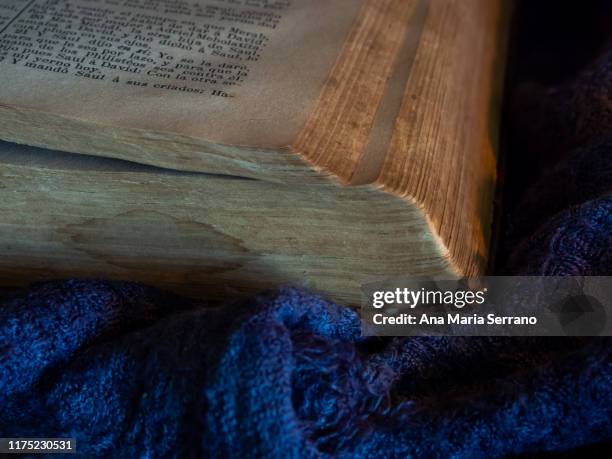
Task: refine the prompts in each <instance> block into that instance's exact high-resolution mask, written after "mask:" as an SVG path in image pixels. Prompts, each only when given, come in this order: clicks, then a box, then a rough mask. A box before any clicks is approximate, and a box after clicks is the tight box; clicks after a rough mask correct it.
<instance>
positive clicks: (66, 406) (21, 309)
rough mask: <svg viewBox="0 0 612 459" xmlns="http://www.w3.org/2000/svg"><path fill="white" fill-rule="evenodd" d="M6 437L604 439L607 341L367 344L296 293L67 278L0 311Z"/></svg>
mask: <svg viewBox="0 0 612 459" xmlns="http://www.w3.org/2000/svg"><path fill="white" fill-rule="evenodd" d="M0 362H1V366H0V432H1V433H2V436H6V437H17V436H31V437H37V436H41V435H45V436H56V437H75V438H76V439H77V447H78V449H79V450H80V452H82V453H83V454H84V455H85V456H92V455H103V456H107V457H122V458H123V457H235V458H241V459H242V458H249V457H253V458H262V457H278V458H287V457H296V458H297V457H325V456H327V455H329V456H334V457H351V458H352V457H364V458H365V457H368V458H370V457H381V458H382V457H384V458H390V457H394V458H406V457H440V458H448V457H454V458H492V457H502V456H506V455H509V454H511V453H519V452H525V451H547V450H562V449H568V448H573V447H576V446H579V445H583V444H585V443H588V442H594V441H599V440H605V439H608V438H610V436H611V435H612V424H611V422H610V421H611V411H610V400H612V363H611V360H610V346H609V341H607V340H603V339H588V340H577V339H520V340H519V339H487V338H481V339H474V338H472V339H470V338H453V339H449V338H419V339H415V338H397V339H386V340H379V339H375V340H372V339H363V338H361V337H360V328H359V321H358V318H357V316H356V314H355V313H354V312H352V311H351V310H350V309H347V308H343V307H340V306H336V305H333V304H330V303H327V302H325V301H323V300H321V299H320V298H317V297H315V296H311V295H308V294H305V293H300V292H297V291H294V290H284V291H281V292H279V293H276V294H273V295H269V296H264V297H260V298H258V299H256V300H253V301H251V302H249V303H247V304H245V305H242V306H238V305H235V306H232V307H228V308H216V309H206V308H201V307H199V306H198V305H194V304H189V303H188V302H186V301H184V300H181V299H179V298H175V297H171V296H167V295H163V294H161V293H159V292H157V291H155V290H151V289H148V288H145V287H142V286H136V285H129V284H117V283H104V282H81V281H70V282H65V283H51V284H46V285H42V286H39V287H35V288H32V289H31V290H30V291H29V292H28V293H26V294H20V295H18V296H17V297H16V298H14V299H11V300H8V301H6V302H5V303H4V304H3V305H2V307H0Z"/></svg>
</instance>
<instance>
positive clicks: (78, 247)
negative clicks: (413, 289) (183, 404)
mask: <svg viewBox="0 0 612 459" xmlns="http://www.w3.org/2000/svg"><path fill="white" fill-rule="evenodd" d="M507 22H508V21H507V11H506V9H505V7H504V1H503V0H201V1H195V0H194V1H175V0H0V81H1V84H0V138H1V139H3V140H6V141H10V142H15V143H20V144H26V145H31V146H37V147H44V148H47V149H55V150H62V151H65V152H70V153H80V154H85V155H91V156H97V157H107V158H115V159H122V160H128V161H130V162H134V163H140V164H142V165H148V166H153V167H149V168H145V170H141V169H138V168H137V169H138V170H136V171H135V170H132V169H133V167H131V166H130V167H127V165H126V166H125V170H123V169H121V167H119V166H117V167H115V166H116V163H113V164H115V166H112V167H110V166H109V168H107V167H98V166H96V167H92V166H86V167H85V166H83V167H82V166H80V165H79V164H82V163H83V160H82V158H79V157H78V156H76V155H68V156H67V157H66V156H62V158H61V160H59V159H58V160H57V161H49V160H48V158H46V157H48V156H49V155H53V154H54V153H49V152H47V153H44V154H43V153H42V152H41V151H39V152H38V153H33V152H35V151H36V150H27V151H25V150H24V152H22V153H19V151H17V150H18V149H16V147H14V146H10V145H9V144H2V145H1V149H3V150H6V151H8V150H10V152H9V153H6V154H4V156H2V155H0V157H4V158H5V160H6V161H5V162H4V163H3V165H2V166H1V169H0V170H1V173H0V180H1V182H0V201H1V202H2V203H1V204H0V206H1V207H0V213H1V214H2V215H3V220H4V222H3V223H4V225H3V226H2V225H0V228H1V229H0V231H2V233H0V242H3V243H4V244H5V246H6V247H9V248H10V250H8V249H7V251H5V253H4V254H3V261H2V263H3V265H2V267H0V275H1V276H2V278H3V279H6V278H7V277H8V276H10V274H9V273H13V274H12V275H13V276H15V273H17V272H19V270H16V269H15V266H16V265H17V264H19V263H22V264H23V270H22V271H21V273H22V274H23V273H24V272H25V271H28V269H26V268H29V272H34V273H35V274H34V276H35V277H49V276H51V277H58V276H64V275H81V274H82V275H95V276H106V277H116V278H127V279H136V280H143V281H150V282H156V283H157V284H158V285H162V286H168V287H171V288H178V289H181V286H182V285H187V284H190V286H191V287H192V285H191V284H202V285H207V286H208V287H211V286H213V287H214V286H215V285H221V284H223V283H228V284H230V285H236V286H238V288H239V289H241V290H244V291H245V292H246V291H251V290H256V289H260V288H263V287H267V286H273V285H277V284H279V283H306V285H308V286H310V287H311V288H314V289H317V290H320V291H323V292H325V293H328V294H329V295H331V296H332V297H334V298H336V299H339V300H342V301H348V302H353V303H354V302H357V301H358V299H359V288H360V285H361V284H362V283H364V282H367V281H371V280H378V279H381V278H386V277H389V276H396V275H432V276H437V275H441V276H442V275H444V276H448V275H454V276H456V275H474V274H478V273H480V272H482V270H483V268H484V266H485V264H486V259H487V254H488V244H489V227H490V222H491V214H492V197H493V193H494V188H495V177H496V140H497V139H496V130H497V126H498V124H499V121H498V114H499V99H500V97H499V96H500V93H501V91H500V89H501V83H502V80H503V74H504V50H505V44H504V43H505V39H506V24H507ZM20 155H25V156H27V158H28V159H27V161H26V160H19V156H20ZM43 157H44V158H43ZM77 158H78V159H77ZM71 162H74V164H72V165H70V164H69V163H71ZM85 163H87V161H85ZM49 164H54V166H53V167H51V166H49ZM172 171H175V172H172ZM17 190H20V191H21V192H22V194H19V193H16V192H15V191H17ZM19 199H23V202H21V203H20V204H17V201H18V200H19ZM16 212H17V214H16ZM11 215H13V217H11ZM16 215H19V216H16ZM20 225H22V226H24V225H25V226H27V228H28V231H29V233H28V234H29V236H28V237H27V241H26V240H25V239H24V238H25V236H24V233H23V231H22V230H21V226H20ZM37 231H38V232H37ZM67 234H69V236H67ZM18 241H20V242H19V243H18ZM19 247H21V249H20V248H19ZM45 257H51V258H53V260H54V261H53V262H50V264H51V265H53V269H49V266H47V267H46V268H41V269H39V270H36V269H34V267H35V264H36V263H37V262H38V263H40V262H41V260H44V259H45ZM118 259H120V260H119V261H118ZM27 260H29V261H27ZM11 263H12V267H11ZM151 266H152V267H153V268H154V269H152V268H151ZM215 268H219V269H217V270H215ZM3 282H4V281H3Z"/></svg>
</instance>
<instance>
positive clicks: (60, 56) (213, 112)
mask: <svg viewBox="0 0 612 459" xmlns="http://www.w3.org/2000/svg"><path fill="white" fill-rule="evenodd" d="M362 3H363V2H362V0H203V1H176V0H0V82H1V84H0V106H2V107H1V108H5V109H6V108H8V109H9V111H10V109H11V108H17V109H31V110H37V111H42V112H46V113H51V114H57V115H61V116H64V117H68V118H73V119H78V120H81V121H86V122H91V123H96V124H102V125H106V126H118V127H122V128H137V129H146V130H151V131H158V132H167V133H175V134H180V135H187V136H192V137H198V138H203V139H206V140H209V141H212V142H218V143H224V144H229V145H244V146H261V147H282V146H286V145H288V144H289V143H291V141H292V140H293V139H294V138H295V136H296V135H297V133H298V132H299V130H300V129H301V128H302V127H303V125H304V124H305V122H306V118H307V116H308V113H309V112H310V110H311V109H312V108H313V106H314V103H315V102H316V99H317V97H318V95H319V93H320V91H321V88H322V86H323V84H324V83H325V80H326V78H327V76H328V74H329V72H330V70H331V68H332V66H333V63H334V61H335V59H336V57H337V56H338V54H339V52H340V50H341V48H342V45H343V43H344V40H345V38H346V37H347V35H348V33H349V30H350V28H351V24H352V23H353V20H354V19H355V17H356V15H357V13H358V11H359V9H360V6H361V4H362ZM16 116H17V115H16ZM2 136H4V137H5V138H6V137H7V133H5V132H3V130H2V126H1V125H0V137H2Z"/></svg>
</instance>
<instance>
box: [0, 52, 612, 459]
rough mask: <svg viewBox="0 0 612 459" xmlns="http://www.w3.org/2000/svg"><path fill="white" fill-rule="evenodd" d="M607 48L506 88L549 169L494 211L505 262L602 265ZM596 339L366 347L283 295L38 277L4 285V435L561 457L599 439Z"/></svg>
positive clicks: (609, 268) (257, 448) (338, 318)
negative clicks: (40, 280) (575, 65)
mask: <svg viewBox="0 0 612 459" xmlns="http://www.w3.org/2000/svg"><path fill="white" fill-rule="evenodd" d="M611 56H612V53H604V54H603V55H602V57H600V58H599V59H598V60H596V61H595V62H594V63H593V64H592V65H591V66H590V67H589V68H587V69H585V70H584V71H583V72H582V73H581V74H580V75H578V76H577V77H576V78H574V79H573V80H571V81H568V82H566V83H564V84H562V85H559V86H555V87H549V88H544V89H543V88H541V87H539V86H533V85H528V86H525V87H523V89H521V90H520V91H519V92H518V95H517V97H516V100H517V103H516V106H517V107H520V108H519V109H518V112H520V114H521V116H523V117H524V118H521V119H522V120H523V121H524V120H527V121H526V123H525V122H523V121H521V123H518V125H519V129H520V130H521V133H523V134H525V133H527V134H528V135H527V136H526V137H525V139H526V140H525V139H523V140H522V141H524V142H526V143H525V144H524V145H525V149H526V150H525V151H529V152H530V153H529V154H535V153H533V152H541V155H542V161H541V163H542V164H548V165H549V167H547V168H546V173H544V174H540V175H541V177H539V178H538V179H537V180H534V181H533V183H531V184H530V185H529V187H527V189H526V192H525V193H524V197H523V198H522V199H521V200H520V203H519V205H518V206H517V209H518V210H516V211H515V212H514V214H513V216H512V218H511V219H510V223H511V224H510V225H509V230H508V233H507V235H506V238H507V240H508V241H509V243H508V244H507V245H508V247H511V256H509V257H508V264H507V266H506V268H505V270H506V271H505V272H507V273H512V274H529V275H611V274H612V194H611V193H612V129H611V128H612V126H611V125H612V116H610V113H611V112H610V107H611V106H612V105H611V102H610V99H611V97H610V94H611V92H610V86H611V84H612V78H610V76H611V72H612V70H611V69H612V66H611V65H610V62H611V61H612V57H611ZM525 101H528V103H527V104H526V103H525ZM530 127H536V129H537V131H536V132H533V131H528V129H530ZM529 132H531V134H530V133H529ZM546 132H548V133H549V134H551V135H548V136H547V137H546V136H545V135H544V134H545V133H546ZM557 133H558V134H559V135H558V136H557ZM527 144H528V145H527ZM568 147H571V148H568ZM551 158H552V159H551ZM610 349H611V348H610V340H609V339H608V338H580V339H579V338H566V339H554V338H550V339H543V338H541V339H533V338H529V339H527V338H520V339H519V338H516V339H511V338H503V339H502V338H440V337H437V338H433V337H432V338H362V337H361V336H360V327H359V319H358V317H357V314H356V313H355V312H354V311H352V310H351V309H348V308H345V307H342V306H339V305H335V304H332V303H329V302H327V301H325V300H323V299H321V298H319V297H317V296H315V295H312V294H309V293H306V292H302V291H299V290H295V289H284V290H280V291H277V292H273V293H269V294H265V295H262V296H259V297H257V298H254V299H252V300H250V301H247V302H243V303H232V302H231V301H228V304H226V305H224V306H219V307H214V308H212V307H206V306H205V305H204V304H201V303H199V302H197V301H193V300H186V299H183V298H180V297H177V296H173V295H170V294H167V293H163V292H159V291H157V290H155V289H153V288H149V287H145V286H141V285H135V284H128V283H112V282H102V281H83V280H71V281H65V282H53V283H46V284H41V285H35V286H32V287H31V288H29V289H28V290H20V291H4V292H0V437H40V436H46V437H74V438H76V441H77V450H78V453H79V455H80V456H83V457H119V458H132V457H146V458H157V457H159V458H166V457H181V458H182V457H218V458H240V459H243V458H310V457H313V458H314V457H338V458H498V457H517V456H520V457H557V456H556V454H563V451H570V450H575V449H576V448H581V447H583V448H584V447H589V445H599V446H600V447H602V449H603V447H604V446H602V445H605V444H606V442H609V441H610V440H611V439H612V407H611V403H612V402H611V401H612V358H611V357H612V355H611V350H610ZM550 454H553V455H554V456H550ZM577 454H578V455H576V456H572V457H581V456H580V453H577ZM582 457H592V456H591V455H590V453H585V454H584V455H583V456H582Z"/></svg>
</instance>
